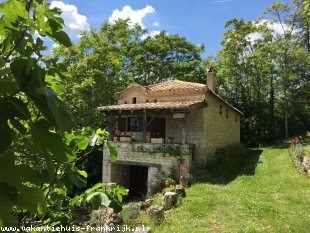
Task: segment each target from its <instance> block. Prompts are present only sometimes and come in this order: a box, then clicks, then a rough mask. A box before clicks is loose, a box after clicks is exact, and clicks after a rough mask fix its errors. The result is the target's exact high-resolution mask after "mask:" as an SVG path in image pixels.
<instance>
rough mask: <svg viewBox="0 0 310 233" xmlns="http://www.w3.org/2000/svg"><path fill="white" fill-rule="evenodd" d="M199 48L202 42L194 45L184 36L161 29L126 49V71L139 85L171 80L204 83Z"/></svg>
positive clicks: (202, 47) (201, 50)
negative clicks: (127, 57) (127, 58)
mask: <svg viewBox="0 0 310 233" xmlns="http://www.w3.org/2000/svg"><path fill="white" fill-rule="evenodd" d="M203 51H204V46H203V45H201V46H197V45H195V44H193V43H191V42H189V41H187V40H186V38H184V37H180V36H178V35H168V34H167V33H166V32H165V31H162V32H160V33H159V34H158V35H155V36H153V37H151V36H148V37H147V38H145V39H144V40H142V41H140V44H139V45H138V46H135V47H134V48H133V49H131V50H130V55H129V56H130V60H131V63H130V65H129V72H130V74H131V76H132V77H133V80H134V81H135V82H137V83H140V84H142V85H148V84H153V83H158V82H162V81H166V80H171V79H179V80H186V81H192V82H205V71H204V70H203V68H202V58H201V53H202V52H203Z"/></svg>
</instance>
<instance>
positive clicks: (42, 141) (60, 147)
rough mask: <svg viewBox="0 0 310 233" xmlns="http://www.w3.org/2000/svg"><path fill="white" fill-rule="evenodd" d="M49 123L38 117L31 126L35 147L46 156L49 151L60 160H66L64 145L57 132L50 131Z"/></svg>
mask: <svg viewBox="0 0 310 233" xmlns="http://www.w3.org/2000/svg"><path fill="white" fill-rule="evenodd" d="M48 126H49V123H48V122H47V121H46V120H43V119H40V120H39V121H38V122H36V123H35V124H34V126H33V127H32V138H33V142H34V144H35V145H36V148H37V149H38V150H39V151H40V152H41V153H42V155H43V156H44V157H45V158H47V157H49V156H50V155H49V154H50V153H51V154H53V155H54V156H55V157H56V159H57V160H59V161H60V162H66V161H68V158H67V155H66V151H65V146H64V143H63V141H62V138H61V136H60V135H59V134H56V133H53V132H50V131H49V129H48Z"/></svg>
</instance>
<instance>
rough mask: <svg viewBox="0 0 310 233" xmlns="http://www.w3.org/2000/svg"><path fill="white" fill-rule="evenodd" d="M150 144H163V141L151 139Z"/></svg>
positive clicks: (161, 139)
mask: <svg viewBox="0 0 310 233" xmlns="http://www.w3.org/2000/svg"><path fill="white" fill-rule="evenodd" d="M151 143H153V144H163V143H164V139H163V138H151Z"/></svg>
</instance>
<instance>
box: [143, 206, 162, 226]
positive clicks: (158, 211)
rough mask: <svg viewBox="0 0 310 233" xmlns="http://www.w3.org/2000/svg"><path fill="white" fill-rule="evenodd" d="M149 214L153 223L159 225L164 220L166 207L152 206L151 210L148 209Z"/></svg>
mask: <svg viewBox="0 0 310 233" xmlns="http://www.w3.org/2000/svg"><path fill="white" fill-rule="evenodd" d="M147 213H148V214H149V216H150V218H151V219H152V221H154V222H155V223H157V224H158V223H160V222H161V220H163V219H164V207H162V206H157V205H152V206H150V208H148V211H147Z"/></svg>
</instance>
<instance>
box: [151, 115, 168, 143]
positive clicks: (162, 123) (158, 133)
mask: <svg viewBox="0 0 310 233" xmlns="http://www.w3.org/2000/svg"><path fill="white" fill-rule="evenodd" d="M165 135H166V119H165V118H155V119H154V120H153V121H152V123H151V137H152V138H165Z"/></svg>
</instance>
